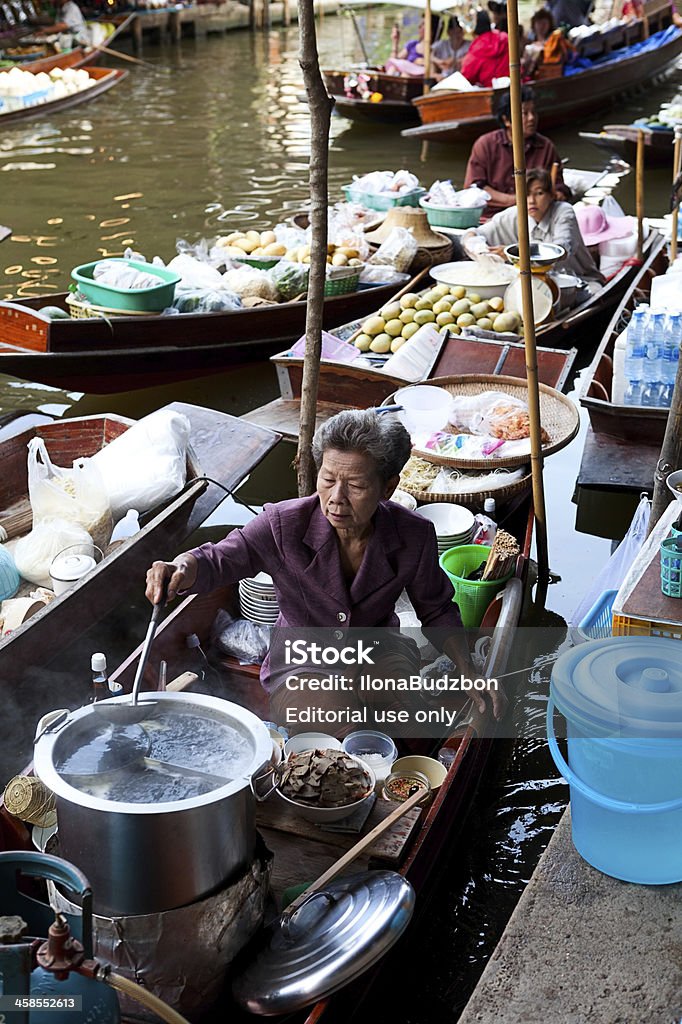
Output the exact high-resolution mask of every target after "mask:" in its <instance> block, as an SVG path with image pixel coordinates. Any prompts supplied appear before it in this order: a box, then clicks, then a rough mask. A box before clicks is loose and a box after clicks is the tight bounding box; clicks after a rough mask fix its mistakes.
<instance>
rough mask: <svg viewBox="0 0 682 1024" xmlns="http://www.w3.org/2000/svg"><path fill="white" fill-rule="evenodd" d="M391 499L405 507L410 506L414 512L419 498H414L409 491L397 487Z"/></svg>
mask: <svg viewBox="0 0 682 1024" xmlns="http://www.w3.org/2000/svg"><path fill="white" fill-rule="evenodd" d="M390 500H391V501H394V502H395V503H396V505H402V506H403V508H409V510H410V512H414V511H415V509H416V508H417V499H416V498H413V497H412V495H411V494H408V493H407V491H403V490H402V488H400V487H396V489H395V490H394V492H393V494H392V495H391V497H390Z"/></svg>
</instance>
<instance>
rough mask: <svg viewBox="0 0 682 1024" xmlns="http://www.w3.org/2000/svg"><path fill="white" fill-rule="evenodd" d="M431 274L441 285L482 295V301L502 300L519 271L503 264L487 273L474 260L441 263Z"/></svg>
mask: <svg viewBox="0 0 682 1024" xmlns="http://www.w3.org/2000/svg"><path fill="white" fill-rule="evenodd" d="M429 273H430V274H431V277H432V278H433V279H434V281H438V283H439V284H446V285H448V287H450V288H454V287H456V286H457V285H459V286H460V287H462V288H466V289H467V290H469V291H472V292H475V293H476V294H477V295H480V297H481V299H492V298H493V296H496V295H497V296H499V297H500V298H501V297H502V296H503V295H504V293H505V290H506V289H507V287H508V286H509V284H510V283H511V282H512V281H513V280H515V278H516V277H517V271H516V270H515V269H514V268H513V267H508V266H505V265H504V264H503V263H501V264H500V265H499V267H498V266H496V267H495V270H494V272H493V271H488V272H486V271H484V270H483V269H482V268H481V266H480V265H479V264H478V263H476V262H475V261H473V260H461V261H459V262H458V263H441V264H440V265H439V266H437V267H432V268H431V270H430V271H429ZM505 308H506V307H505Z"/></svg>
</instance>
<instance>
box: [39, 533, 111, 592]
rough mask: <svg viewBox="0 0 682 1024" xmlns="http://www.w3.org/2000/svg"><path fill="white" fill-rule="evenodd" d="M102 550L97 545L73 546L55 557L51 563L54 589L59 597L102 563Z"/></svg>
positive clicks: (51, 577)
mask: <svg viewBox="0 0 682 1024" xmlns="http://www.w3.org/2000/svg"><path fill="white" fill-rule="evenodd" d="M103 557H104V555H103V553H102V549H101V548H98V547H97V546H96V545H95V544H71V545H70V546H69V547H68V548H64V549H63V550H62V551H60V552H59V554H57V555H55V557H54V558H53V559H52V562H51V563H50V579H51V580H52V589H53V590H54V592H55V594H57V596H59V595H60V594H63V593H64V592H65V591H66V590H70V589H71V587H73V586H74V585H75V584H76V583H77V582H78V580H80V579H82V578H83V576H87V574H88V573H89V572H92V570H93V569H94V568H95V567H96V566H97V565H98V564H99V563H100V562H101V561H102V558H103Z"/></svg>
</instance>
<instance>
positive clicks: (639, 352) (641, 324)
mask: <svg viewBox="0 0 682 1024" xmlns="http://www.w3.org/2000/svg"><path fill="white" fill-rule="evenodd" d="M647 318H648V310H647V307H646V306H639V307H638V308H637V309H636V310H635V311H634V313H633V314H632V317H631V319H630V323H629V324H628V329H627V335H626V338H625V364H624V369H625V399H624V401H625V404H626V405H641V404H642V378H643V374H644V359H645V355H646V347H645V343H644V332H645V330H646V324H647Z"/></svg>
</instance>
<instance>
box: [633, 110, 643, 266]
mask: <svg viewBox="0 0 682 1024" xmlns="http://www.w3.org/2000/svg"><path fill="white" fill-rule="evenodd" d="M635 207H636V212H637V259H638V260H640V261H641V259H642V255H643V252H644V131H643V130H642V129H641V128H640V129H639V131H638V132H637V158H636V162H635Z"/></svg>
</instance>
